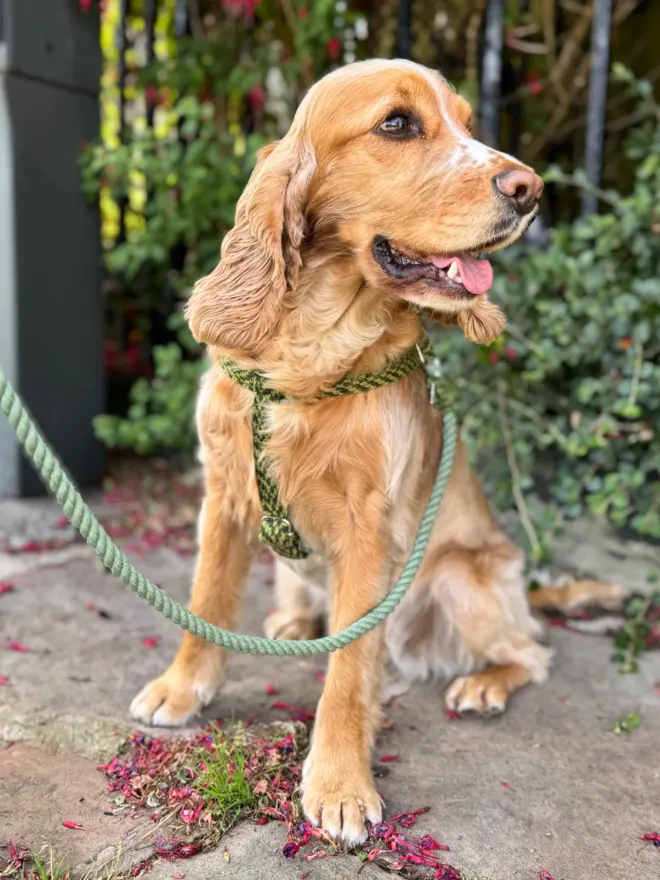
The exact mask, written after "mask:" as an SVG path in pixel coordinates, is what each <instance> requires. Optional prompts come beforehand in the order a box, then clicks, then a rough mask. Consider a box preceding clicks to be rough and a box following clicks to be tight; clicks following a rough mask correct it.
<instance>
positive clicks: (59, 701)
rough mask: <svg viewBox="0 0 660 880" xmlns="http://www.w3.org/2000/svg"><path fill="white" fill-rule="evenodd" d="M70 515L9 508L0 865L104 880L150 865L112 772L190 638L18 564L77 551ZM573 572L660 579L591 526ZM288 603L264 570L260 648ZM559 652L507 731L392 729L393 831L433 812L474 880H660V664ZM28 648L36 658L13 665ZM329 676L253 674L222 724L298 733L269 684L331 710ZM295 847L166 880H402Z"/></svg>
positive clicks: (210, 863)
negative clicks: (42, 548)
mask: <svg viewBox="0 0 660 880" xmlns="http://www.w3.org/2000/svg"><path fill="white" fill-rule="evenodd" d="M59 516H60V514H59V511H58V510H57V508H56V506H55V505H54V504H53V503H52V502H45V501H37V502H13V501H9V500H5V501H2V502H0V548H2V547H4V548H5V551H4V552H0V583H7V582H11V583H13V584H14V589H13V590H11V591H6V592H4V593H2V591H1V590H0V676H5V677H6V683H5V684H3V685H2V686H0V789H1V791H2V795H1V797H0V862H1V861H2V858H3V856H5V855H6V852H5V850H4V849H3V847H4V845H5V844H6V842H7V841H8V840H12V841H14V843H20V844H23V845H26V846H29V847H31V848H32V849H33V850H37V849H38V848H39V847H40V846H41V845H42V844H47V845H50V846H52V847H53V849H54V852H55V853H56V854H57V857H59V858H61V859H63V860H65V861H66V862H67V863H69V864H75V865H78V868H79V871H78V873H79V874H80V875H83V874H87V876H88V877H90V878H92V877H99V878H101V877H104V876H109V875H110V874H112V872H113V871H114V872H115V873H116V872H120V871H125V870H127V869H130V868H131V867H132V866H133V865H137V864H138V863H139V862H140V861H141V860H142V859H143V858H144V857H145V854H148V853H149V851H150V850H149V844H150V841H151V839H153V834H154V831H153V823H150V822H148V820H136V819H132V818H130V817H128V816H126V815H120V816H112V815H106V814H104V810H105V809H107V807H108V803H109V798H108V796H107V794H106V785H105V780H104V777H103V775H102V774H101V773H99V772H98V771H97V770H96V769H95V768H96V765H97V764H98V763H101V762H103V761H104V760H105V759H107V758H108V757H110V756H112V755H113V754H114V753H115V752H116V750H117V748H118V746H119V744H120V743H121V741H122V738H123V737H124V736H125V735H126V734H127V733H129V732H133V731H134V730H135V725H134V724H133V723H132V722H131V721H130V719H129V718H128V715H127V707H128V704H129V702H130V700H131V698H132V696H133V695H134V694H135V692H136V691H137V690H138V689H139V688H140V687H141V686H142V685H143V684H144V683H145V682H146V681H147V680H148V679H150V678H151V677H152V676H154V675H156V674H158V673H159V672H160V671H161V670H162V669H163V668H164V666H165V665H166V664H167V663H168V662H169V660H170V658H171V657H172V655H173V653H174V651H175V649H176V646H177V643H178V639H179V635H180V634H179V632H178V630H177V629H176V628H175V627H173V626H172V625H171V624H170V623H168V622H167V621H165V620H164V619H163V618H162V617H160V616H159V615H158V614H157V613H156V612H155V611H154V610H153V609H151V608H150V607H149V606H147V605H146V604H144V603H143V602H142V601H141V600H139V599H138V598H137V597H135V596H134V595H132V594H131V593H130V591H129V590H128V588H126V587H125V586H124V585H123V584H121V583H119V582H118V581H116V580H114V579H113V578H111V577H110V576H108V575H106V574H104V573H103V572H102V571H101V570H100V568H99V565H98V563H97V561H96V560H95V557H94V556H93V554H92V553H91V551H89V550H88V549H87V548H86V547H85V546H83V545H80V544H75V543H72V544H70V545H69V544H66V542H65V546H62V547H60V548H59V549H55V550H52V551H48V552H39V553H30V552H21V553H14V552H10V551H11V550H12V549H14V550H15V549H16V548H18V547H23V546H24V545H25V544H26V542H29V541H38V542H43V541H45V540H49V539H51V538H56V539H58V540H61V539H62V537H63V536H64V537H65V538H66V536H67V535H68V532H66V530H65V531H63V530H62V529H61V528H55V527H54V524H55V522H56V521H57V520H58V518H59ZM560 560H561V561H562V562H563V563H565V564H567V563H570V564H572V565H577V566H578V567H581V568H583V569H584V571H585V573H586V574H591V575H594V576H599V575H600V576H604V577H605V578H616V579H618V580H620V581H623V582H624V583H628V584H630V585H631V586H635V587H637V588H639V587H642V586H643V584H644V583H645V579H646V573H647V572H648V570H649V569H653V568H655V569H660V551H658V550H657V549H653V548H649V547H648V546H646V545H641V544H633V543H627V544H623V543H621V542H620V541H617V540H616V539H614V538H613V537H612V536H607V535H603V533H602V531H600V530H599V529H598V528H597V527H596V526H595V525H594V524H588V523H585V524H581V525H577V526H576V527H575V529H574V530H573V533H572V535H571V536H570V537H569V538H568V539H566V541H565V542H564V544H563V545H562V548H561V552H560ZM140 567H141V568H142V570H143V571H144V572H145V573H146V574H148V575H149V576H150V577H151V578H152V579H153V580H154V581H155V582H157V583H161V584H162V585H163V586H164V587H165V588H166V589H167V590H168V591H169V592H171V593H172V594H173V595H174V596H176V597H177V598H179V599H182V600H184V599H185V597H186V596H187V593H188V589H189V580H190V571H191V567H192V563H191V560H190V559H183V558H181V557H180V556H179V555H177V554H176V553H174V552H172V551H171V550H169V549H167V548H164V547H160V548H159V549H157V550H155V551H154V552H152V553H150V554H149V555H147V556H146V557H145V558H144V560H142V562H141V565H140ZM272 603H273V598H272V590H271V585H270V569H269V567H268V565H267V564H261V565H259V566H258V567H257V568H256V569H255V570H254V572H253V575H252V578H251V582H250V588H249V593H248V600H247V604H246V609H245V614H244V618H243V621H242V623H241V630H242V631H245V632H252V633H259V632H261V622H262V620H263V618H264V616H265V615H266V613H267V612H268V610H269V608H270V607H271V606H272ZM549 637H550V641H551V643H552V645H553V647H554V648H555V650H556V661H555V664H554V668H553V671H552V675H551V678H550V680H549V682H548V683H547V684H545V685H543V686H533V687H529V688H526V689H525V690H524V691H523V692H521V693H520V694H519V695H518V696H517V697H516V698H515V699H514V700H513V702H512V704H511V706H510V707H509V709H508V711H507V712H506V714H505V715H504V716H502V717H500V718H497V719H493V720H488V721H481V720H469V719H462V720H460V721H452V720H450V719H448V718H447V716H446V715H445V712H444V707H443V702H442V695H441V689H440V687H438V686H431V685H428V686H424V687H418V688H417V689H416V690H414V691H412V692H411V693H410V694H407V695H405V696H404V697H402V698H401V699H400V700H399V701H397V703H396V704H395V705H394V706H393V707H392V708H391V709H390V710H389V713H388V714H389V717H390V718H391V720H392V721H393V722H394V724H395V725H396V729H397V731H398V732H397V733H395V732H392V731H390V732H387V733H384V734H383V736H382V739H381V742H380V743H379V746H378V754H381V755H382V754H386V753H388V754H396V755H399V756H400V763H390V764H388V768H389V774H388V775H387V776H386V777H385V778H383V779H381V780H379V789H380V790H381V792H382V794H383V795H384V797H385V800H386V804H387V812H388V814H391V813H392V812H398V811H400V810H404V809H405V810H409V809H416V808H419V807H422V806H429V807H430V808H431V809H430V812H429V813H428V814H427V815H426V816H423V817H422V819H421V820H420V823H419V828H420V830H421V831H423V832H429V833H431V834H433V835H434V836H435V837H436V838H438V839H439V840H440V841H441V842H443V843H446V844H448V845H449V846H450V848H451V851H450V852H449V853H447V861H448V862H450V863H451V864H453V865H454V866H456V867H458V868H461V869H462V870H463V871H464V872H465V874H466V876H469V873H470V872H473V873H474V874H478V875H484V876H487V877H490V878H500V880H535V878H537V877H538V872H539V871H540V870H542V869H545V870H547V871H548V872H550V873H551V875H552V876H553V877H554V878H555V880H628V878H632V880H657V878H658V877H660V848H655V847H653V846H651V845H648V844H647V845H644V844H643V843H641V842H640V840H639V837H640V836H641V835H643V834H645V833H648V832H652V831H660V760H659V746H660V693H659V690H658V687H657V683H658V682H660V654H658V653H655V654H649V655H647V656H646V657H644V659H643V660H642V662H641V665H640V671H639V673H638V674H636V675H629V676H621V675H619V674H618V673H617V669H616V667H615V666H614V665H613V664H612V663H611V661H610V655H611V653H612V645H611V640H610V639H608V638H604V637H595V636H584V635H579V634H575V633H571V632H568V631H566V630H561V629H555V628H553V629H551V630H550V633H549ZM145 639H146V640H147V642H146V643H145V641H144V640H145ZM10 642H18V643H19V644H21V645H24V646H26V647H28V648H30V651H17V650H11V649H10V648H9V643H10ZM150 645H151V646H152V647H149V646H150ZM154 645H155V646H154ZM5 648H7V649H5ZM323 667H324V658H317V659H289V658H280V659H278V658H267V659H264V658H257V657H244V656H236V657H235V658H234V659H233V662H232V665H231V670H230V676H229V681H228V684H227V686H226V687H225V689H224V691H223V693H222V694H221V695H220V696H219V697H218V699H217V700H216V701H215V702H214V704H213V705H212V707H211V708H210V710H209V711H208V713H207V717H209V718H214V717H219V716H224V717H225V718H228V717H230V716H231V714H232V713H233V714H234V715H235V717H236V718H237V719H242V718H247V717H249V716H251V715H253V714H256V715H257V717H258V719H259V720H264V721H267V720H269V719H275V718H282V712H281V711H278V710H274V709H273V708H272V706H271V704H272V702H273V697H269V696H267V695H266V693H265V687H266V684H267V683H274V684H275V685H277V687H278V695H277V697H276V698H275V699H277V700H282V701H286V702H291V703H293V704H295V705H296V706H306V707H310V708H313V706H314V703H315V701H316V699H317V698H318V696H319V693H320V690H321V683H320V682H319V681H318V680H317V678H316V677H315V675H314V673H315V672H318V671H321V670H322V669H323ZM1 681H5V679H3V678H1V677H0V682H1ZM630 712H638V713H639V715H640V717H641V726H640V728H639V729H638V730H637V731H635V732H634V733H632V734H622V735H615V734H614V733H613V732H612V724H613V722H614V721H615V720H616V719H617V718H620V717H623V716H625V715H627V714H628V713H630ZM63 821H70V822H77V823H80V824H81V825H82V826H83V828H84V830H83V831H76V830H70V829H67V828H65V827H63V825H62V822H63ZM283 842H284V829H283V827H282V826H280V825H279V824H278V823H274V824H271V825H267V826H259V827H257V826H255V825H253V824H245V825H243V826H239V827H238V828H237V829H235V830H234V831H233V832H231V834H230V835H228V836H227V838H226V839H225V842H224V844H226V846H227V850H228V852H229V853H230V855H231V861H230V862H229V864H227V863H226V862H225V861H224V859H223V858H222V856H221V854H220V853H207V854H204V855H200V856H197V857H194V858H193V859H189V860H186V861H185V862H180V863H176V864H173V863H168V862H161V863H156V864H155V865H154V867H153V869H152V872H151V876H152V877H153V878H155V880H166V878H169V877H171V876H172V875H176V876H185V878H188V880H195V878H199V880H202V878H204V880H206V878H210V877H215V876H216V875H217V876H221V877H224V876H225V875H226V876H228V877H229V876H231V877H234V878H239V880H241V878H245V880H247V878H250V880H260V878H264V880H266V878H280V877H281V878H284V880H286V878H295V877H300V876H301V873H304V872H307V871H309V872H310V873H309V877H310V880H324V878H332V880H337V878H344V877H346V878H349V877H354V876H357V874H358V872H360V871H361V877H363V878H367V880H368V878H376V877H377V876H378V875H380V876H384V874H383V872H382V871H381V870H380V869H379V868H376V867H375V866H373V865H369V866H366V867H365V866H363V864H362V863H361V862H360V861H359V860H358V859H357V858H355V857H351V856H346V857H342V858H340V859H326V860H321V861H318V862H313V863H311V864H301V863H300V862H289V861H286V860H285V859H284V858H283V857H282V855H281V852H280V850H281V846H282V844H283ZM224 844H223V845H224Z"/></svg>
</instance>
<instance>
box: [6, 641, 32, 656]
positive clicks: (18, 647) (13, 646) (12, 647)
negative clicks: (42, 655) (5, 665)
mask: <svg viewBox="0 0 660 880" xmlns="http://www.w3.org/2000/svg"><path fill="white" fill-rule="evenodd" d="M7 650H8V651H18V652H19V653H21V654H28V653H29V652H30V651H31V650H32V648H28V646H27V645H22V644H21V643H20V642H15V641H11V642H7Z"/></svg>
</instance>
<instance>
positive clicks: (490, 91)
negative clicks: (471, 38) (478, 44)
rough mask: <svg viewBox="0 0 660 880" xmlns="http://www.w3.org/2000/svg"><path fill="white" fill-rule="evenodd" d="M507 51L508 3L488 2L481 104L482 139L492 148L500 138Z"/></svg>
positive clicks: (502, 0) (492, 0)
mask: <svg viewBox="0 0 660 880" xmlns="http://www.w3.org/2000/svg"><path fill="white" fill-rule="evenodd" d="M503 48H504V0H488V4H487V6H486V28H485V33H484V57H483V62H482V68H481V101H480V102H479V117H480V120H479V138H480V140H482V141H484V142H485V143H487V144H489V145H490V146H491V147H496V146H498V143H499V138H500V98H501V92H502V51H503Z"/></svg>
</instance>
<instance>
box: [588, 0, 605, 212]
mask: <svg viewBox="0 0 660 880" xmlns="http://www.w3.org/2000/svg"><path fill="white" fill-rule="evenodd" d="M611 31H612V0H594V18H593V23H592V26H591V73H590V76H589V104H588V107H587V133H586V138H585V162H584V164H585V170H586V175H587V180H588V181H589V183H590V184H591V185H592V186H600V178H601V173H602V167H603V140H604V137H605V116H606V111H607V78H608V73H609V66H610V35H611ZM597 210H598V197H597V196H596V195H595V193H591V192H588V191H585V192H584V194H583V196H582V214H583V215H586V214H594V213H595V212H596V211H597Z"/></svg>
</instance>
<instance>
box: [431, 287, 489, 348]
mask: <svg viewBox="0 0 660 880" xmlns="http://www.w3.org/2000/svg"><path fill="white" fill-rule="evenodd" d="M432 317H433V318H434V320H436V321H439V322H440V324H443V325H444V326H445V327H451V326H455V325H457V324H458V326H459V327H460V328H461V330H462V331H463V335H464V336H465V338H466V339H468V340H469V341H470V342H476V343H478V344H479V345H489V344H490V343H491V342H494V341H495V340H496V339H497V337H498V336H499V335H500V334H501V333H503V332H504V328H505V327H506V317H505V316H504V312H503V311H502V310H501V309H500V308H498V306H496V305H495V303H492V302H491V301H490V300H489V299H487V298H486V297H485V296H481V297H479V299H478V301H477V302H476V303H475V305H474V306H473V307H472V308H471V309H468V310H467V311H465V312H458V313H456V314H453V315H442V314H439V313H437V312H436V313H434V314H433V315H432Z"/></svg>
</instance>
